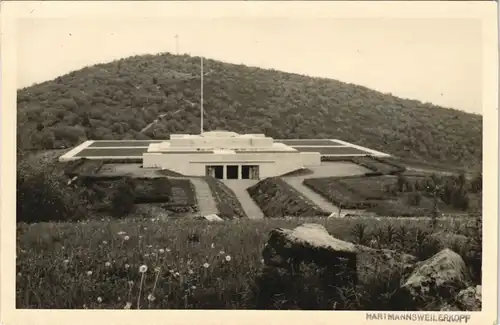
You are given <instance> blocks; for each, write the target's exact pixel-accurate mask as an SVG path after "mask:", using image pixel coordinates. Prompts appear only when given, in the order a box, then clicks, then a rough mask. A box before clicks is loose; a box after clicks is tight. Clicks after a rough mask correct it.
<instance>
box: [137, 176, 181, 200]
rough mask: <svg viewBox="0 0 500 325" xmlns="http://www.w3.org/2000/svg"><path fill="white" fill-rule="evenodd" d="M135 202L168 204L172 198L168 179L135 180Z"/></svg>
mask: <svg viewBox="0 0 500 325" xmlns="http://www.w3.org/2000/svg"><path fill="white" fill-rule="evenodd" d="M134 184H135V202H136V203H150V202H168V201H170V199H171V197H172V184H171V182H170V180H169V179H168V178H164V177H162V178H153V179H135V180H134Z"/></svg>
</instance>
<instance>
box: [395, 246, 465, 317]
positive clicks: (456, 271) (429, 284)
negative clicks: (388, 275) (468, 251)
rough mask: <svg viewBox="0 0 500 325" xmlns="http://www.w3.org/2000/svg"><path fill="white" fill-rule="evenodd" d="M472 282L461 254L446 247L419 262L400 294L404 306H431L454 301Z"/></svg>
mask: <svg viewBox="0 0 500 325" xmlns="http://www.w3.org/2000/svg"><path fill="white" fill-rule="evenodd" d="M469 283H470V275H469V273H468V269H467V267H466V265H465V262H464V261H463V259H462V257H460V255H458V254H457V253H455V252H454V251H452V250H450V249H448V248H446V249H443V250H442V251H440V252H439V253H437V254H436V255H434V256H432V257H431V258H429V259H427V260H425V261H422V262H420V263H418V264H417V266H416V268H415V269H414V271H413V272H412V273H411V275H410V276H409V277H408V279H407V280H406V282H405V283H404V284H403V285H402V286H401V288H400V291H399V292H398V295H397V296H398V299H399V301H400V302H402V303H404V304H405V305H412V306H414V307H415V308H417V309H418V308H428V306H430V305H436V306H437V304H439V303H440V301H452V300H453V299H454V298H455V296H456V295H457V294H458V293H459V292H460V291H461V290H462V289H465V288H467V287H468V286H469ZM403 301H404V302H403Z"/></svg>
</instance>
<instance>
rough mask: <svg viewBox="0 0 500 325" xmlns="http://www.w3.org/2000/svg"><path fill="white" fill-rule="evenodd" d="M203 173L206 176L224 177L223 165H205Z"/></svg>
mask: <svg viewBox="0 0 500 325" xmlns="http://www.w3.org/2000/svg"><path fill="white" fill-rule="evenodd" d="M205 174H206V175H207V176H211V177H214V178H217V179H224V166H222V165H216V166H206V167H205Z"/></svg>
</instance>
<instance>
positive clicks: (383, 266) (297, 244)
mask: <svg viewBox="0 0 500 325" xmlns="http://www.w3.org/2000/svg"><path fill="white" fill-rule="evenodd" d="M262 254H263V257H264V263H265V264H266V265H268V266H275V267H281V268H287V269H292V270H294V271H298V270H299V265H300V263H314V264H316V265H318V266H320V267H325V268H331V269H337V270H342V271H343V272H344V274H345V275H347V276H348V278H346V280H349V279H352V280H354V281H353V282H354V283H356V284H358V283H359V284H362V283H369V282H371V281H378V277H379V276H380V275H387V276H392V275H393V274H394V272H396V273H397V274H396V276H401V274H409V273H410V272H411V271H412V270H413V267H414V265H415V262H416V260H417V259H416V257H415V256H412V255H409V254H404V253H399V252H396V251H392V250H385V249H373V248H369V247H366V246H361V245H355V244H353V243H350V242H346V241H343V240H340V239H337V238H335V237H333V236H331V235H330V234H329V233H328V231H327V230H326V229H325V228H324V227H323V226H322V225H319V224H310V223H306V224H303V225H300V226H298V227H297V228H295V229H293V230H290V229H283V228H278V229H274V230H272V231H271V233H270V237H269V240H268V242H267V244H266V246H265V248H264V251H263V253H262ZM336 274H340V272H337V273H336ZM334 281H335V279H332V282H334Z"/></svg>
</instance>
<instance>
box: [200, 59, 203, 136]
mask: <svg viewBox="0 0 500 325" xmlns="http://www.w3.org/2000/svg"><path fill="white" fill-rule="evenodd" d="M200 108H201V124H200V130H201V131H200V133H203V57H202V58H201V98H200Z"/></svg>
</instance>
